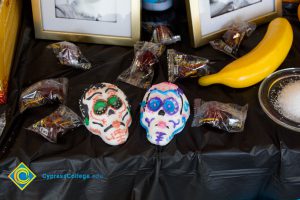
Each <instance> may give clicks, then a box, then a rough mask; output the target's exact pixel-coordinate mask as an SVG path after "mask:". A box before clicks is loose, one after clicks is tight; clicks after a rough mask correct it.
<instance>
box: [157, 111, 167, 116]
mask: <svg viewBox="0 0 300 200" xmlns="http://www.w3.org/2000/svg"><path fill="white" fill-rule="evenodd" d="M165 114H166V113H165V111H163V110H160V111H159V112H158V115H161V116H165Z"/></svg>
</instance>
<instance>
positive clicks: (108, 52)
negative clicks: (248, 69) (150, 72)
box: [0, 4, 300, 200]
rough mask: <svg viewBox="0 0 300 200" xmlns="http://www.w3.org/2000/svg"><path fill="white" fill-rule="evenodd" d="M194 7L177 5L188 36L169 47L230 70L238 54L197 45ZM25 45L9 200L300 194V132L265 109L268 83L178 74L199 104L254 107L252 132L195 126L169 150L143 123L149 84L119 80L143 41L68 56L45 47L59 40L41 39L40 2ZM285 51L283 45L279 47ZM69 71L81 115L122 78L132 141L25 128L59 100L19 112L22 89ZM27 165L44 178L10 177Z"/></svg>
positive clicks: (1, 180)
mask: <svg viewBox="0 0 300 200" xmlns="http://www.w3.org/2000/svg"><path fill="white" fill-rule="evenodd" d="M183 5H184V4H179V6H177V8H178V9H179V10H180V11H179V12H177V11H178V10H177V11H175V13H177V15H178V16H177V18H176V20H175V21H176V24H175V25H174V27H173V28H174V31H175V32H176V33H179V34H181V36H182V38H183V41H182V42H180V43H177V44H175V45H171V46H169V47H168V48H174V49H176V50H178V51H181V52H185V53H189V54H193V55H197V56H202V57H205V58H208V59H210V60H211V61H212V62H214V64H213V66H214V67H216V68H217V69H221V68H222V67H223V66H225V65H226V64H227V63H229V62H231V61H232V58H230V57H229V56H227V55H224V54H223V53H221V52H217V51H215V50H213V49H212V48H211V47H210V46H209V45H206V46H204V47H201V48H197V49H193V48H191V47H190V45H189V38H188V25H187V20H186V16H185V12H183V11H182V10H183V9H185V8H184V7H183ZM25 8H26V9H24V14H23V18H24V19H23V25H22V28H21V31H20V38H19V44H18V47H17V48H18V51H17V53H16V56H15V62H14V67H13V69H12V73H11V79H10V88H9V90H10V92H9V101H8V104H7V105H6V106H5V107H3V106H2V107H1V109H2V110H3V109H4V108H7V112H8V123H7V127H6V129H5V132H4V133H3V136H2V137H1V138H0V142H1V143H0V144H1V160H0V199H51V200H52V199H110V200H112V199H132V200H138V199H142V200H145V199H153V200H154V199H155V200H158V199H166V200H169V199H190V200H193V199H195V200H196V199H214V200H215V199H228V200H241V199H245V200H248V199H249V200H250V199H296V198H300V134H298V133H296V132H293V131H290V130H287V129H285V128H282V127H280V126H278V125H277V124H275V123H274V122H273V121H271V120H270V119H269V118H268V117H267V116H266V114H264V112H263V111H262V109H261V107H260V105H259V101H258V95H257V94H258V88H259V84H257V85H254V86H252V87H249V88H245V89H232V88H229V87H226V86H221V85H214V86H209V87H200V86H199V85H198V84H197V79H186V80H181V81H178V82H177V84H178V85H179V87H180V88H182V89H183V91H184V93H185V94H186V96H187V98H188V99H189V101H190V103H191V105H193V100H194V99H195V98H202V99H204V100H217V101H222V102H228V103H229V102H230V103H236V104H240V105H245V104H248V105H249V110H248V116H247V120H246V125H245V130H244V131H243V132H242V133H226V132H223V131H220V130H217V129H214V128H211V127H209V126H203V127H199V128H192V127H191V121H192V118H193V114H192V115H191V116H190V118H189V120H188V123H187V125H186V128H185V129H184V131H183V132H182V133H180V134H178V135H177V136H175V138H174V139H173V140H172V141H171V142H170V143H169V144H168V145H167V146H165V147H159V146H155V145H152V144H150V143H149V142H148V141H147V139H146V133H145V130H144V129H143V128H142V127H141V126H140V124H139V108H140V104H139V103H140V102H141V101H142V98H143V96H144V94H145V92H146V91H145V90H143V89H139V88H136V87H134V86H131V85H127V84H125V83H120V82H116V78H117V77H118V75H119V74H120V73H121V72H122V71H123V70H125V69H126V68H128V67H129V66H130V63H131V61H132V59H133V53H134V52H133V48H130V47H120V46H105V45H96V44H81V43H77V44H78V45H79V47H80V48H81V50H82V52H83V54H84V55H85V56H86V57H87V58H88V59H89V60H90V61H91V62H92V63H93V68H92V69H91V70H88V71H81V70H76V69H73V68H70V67H66V66H62V65H60V64H59V63H58V61H57V59H56V58H55V57H54V55H53V53H52V52H51V50H49V49H46V48H45V47H46V46H47V45H48V44H50V43H52V42H53V41H45V40H38V39H35V38H34V29H33V25H32V19H31V13H30V5H25ZM284 11H285V16H286V17H287V18H288V19H289V20H290V22H291V23H292V26H293V29H294V43H293V47H292V49H291V51H290V53H289V55H288V57H287V58H286V60H285V62H284V63H283V64H282V66H281V67H280V69H282V68H287V67H299V66H300V64H299V63H300V57H299V55H300V49H299V43H300V41H299V40H300V22H299V21H298V19H297V18H296V15H295V8H293V7H292V6H290V5H286V8H285V10H284ZM266 28H267V25H262V26H259V27H258V28H257V30H256V31H255V32H254V34H253V35H252V36H251V37H250V38H248V39H246V40H245V41H244V43H243V44H242V45H241V52H242V53H243V54H245V53H247V52H249V51H250V50H251V49H253V48H254V47H255V46H256V45H257V44H258V42H259V41H260V40H261V39H262V37H263V36H264V34H265V32H266ZM278 51H280V49H279V50H278ZM167 74H168V73H167V59H166V54H164V55H163V56H162V58H161V59H160V62H159V63H158V64H157V65H156V66H155V77H154V80H153V84H155V83H160V82H163V81H166V80H167ZM57 77H67V78H69V81H70V84H69V94H68V98H67V103H66V105H67V106H68V107H70V108H71V109H73V110H74V111H75V112H76V113H78V114H80V111H79V107H78V100H79V98H80V97H81V95H82V93H83V91H84V89H85V88H86V87H88V86H89V85H91V84H94V83H99V82H109V83H114V84H117V85H118V86H119V87H120V88H121V89H122V90H123V91H124V92H125V93H126V95H127V96H128V98H129V102H130V104H131V106H132V117H133V123H132V125H131V127H130V136H129V139H128V141H127V142H126V143H125V144H123V145H120V146H109V145H107V144H105V143H104V142H103V141H102V140H101V139H100V138H99V137H97V136H95V135H92V134H91V133H89V132H88V131H87V130H86V128H85V127H80V128H78V129H75V130H73V131H70V132H68V133H67V134H65V135H64V136H62V137H61V138H60V139H59V142H58V144H52V143H49V142H48V141H46V140H45V139H44V138H43V137H41V136H40V135H38V134H35V133H32V132H30V131H27V130H25V127H27V126H29V125H30V124H32V123H33V122H35V121H38V120H40V119H41V118H42V117H44V116H46V115H48V114H49V113H51V111H53V110H54V109H55V108H57V107H58V105H47V106H43V107H40V108H35V109H31V110H27V111H26V112H25V113H23V114H19V112H18V98H19V95H20V93H21V91H22V90H23V89H24V88H26V87H28V86H30V85H31V84H33V83H35V82H37V81H39V80H43V79H48V78H57ZM20 162H24V163H25V164H26V165H27V166H28V167H29V168H30V169H31V170H32V171H33V172H34V173H35V174H36V175H37V177H36V179H35V180H34V181H33V182H32V183H31V184H30V185H29V186H28V187H27V188H26V189H24V190H23V191H21V190H20V189H19V188H17V187H16V186H15V185H14V184H13V182H12V181H11V180H10V179H9V178H8V174H9V173H10V172H11V171H12V170H13V169H14V168H15V167H16V166H17V165H18V164H19V163H20ZM44 173H48V174H64V173H81V174H101V176H102V178H101V179H89V180H78V179H55V180H45V179H43V177H42V174H44Z"/></svg>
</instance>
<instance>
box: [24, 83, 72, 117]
mask: <svg viewBox="0 0 300 200" xmlns="http://www.w3.org/2000/svg"><path fill="white" fill-rule="evenodd" d="M67 89H68V79H67V78H57V79H47V80H42V81H39V82H37V83H35V84H33V85H31V86H30V87H28V88H27V89H25V90H24V91H23V92H22V94H21V97H20V100H19V106H20V112H21V113H22V112H24V111H25V110H26V109H27V108H33V107H38V106H42V105H45V104H47V103H53V102H56V101H58V102H60V103H64V102H65V100H66V97H67Z"/></svg>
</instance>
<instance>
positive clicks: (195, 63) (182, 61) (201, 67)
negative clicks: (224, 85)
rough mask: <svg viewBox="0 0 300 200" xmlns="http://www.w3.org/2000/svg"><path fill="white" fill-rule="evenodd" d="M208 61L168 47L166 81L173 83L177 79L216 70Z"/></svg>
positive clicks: (199, 75) (203, 74) (210, 72)
mask: <svg viewBox="0 0 300 200" xmlns="http://www.w3.org/2000/svg"><path fill="white" fill-rule="evenodd" d="M208 63H209V60H208V59H206V58H201V57H198V56H193V55H188V54H184V53H181V52H178V51H175V50H174V49H168V81H169V82H172V83H174V82H175V81H176V80H177V79H182V78H187V77H201V76H205V75H209V74H212V73H214V72H215V71H216V70H215V69H213V68H212V67H211V66H209V65H208Z"/></svg>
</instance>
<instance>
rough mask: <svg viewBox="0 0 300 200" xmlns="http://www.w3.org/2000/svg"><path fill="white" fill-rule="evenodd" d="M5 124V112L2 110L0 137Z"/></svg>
mask: <svg viewBox="0 0 300 200" xmlns="http://www.w3.org/2000/svg"><path fill="white" fill-rule="evenodd" d="M5 125H6V118H5V112H3V113H2V114H1V115H0V137H1V135H2V133H3V130H4V128H5Z"/></svg>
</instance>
